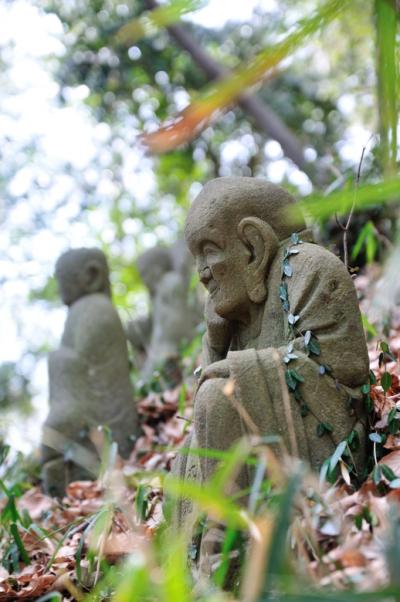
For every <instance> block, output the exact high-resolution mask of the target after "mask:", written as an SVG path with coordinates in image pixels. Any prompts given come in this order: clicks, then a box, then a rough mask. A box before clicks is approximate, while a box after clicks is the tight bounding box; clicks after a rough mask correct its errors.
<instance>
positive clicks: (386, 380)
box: [381, 372, 392, 393]
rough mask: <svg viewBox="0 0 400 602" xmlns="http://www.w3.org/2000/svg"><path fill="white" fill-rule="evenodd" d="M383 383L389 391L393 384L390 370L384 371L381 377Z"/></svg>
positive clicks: (384, 388)
mask: <svg viewBox="0 0 400 602" xmlns="http://www.w3.org/2000/svg"><path fill="white" fill-rule="evenodd" d="M381 385H382V389H383V390H384V391H385V393H387V391H388V390H389V389H390V387H391V386H392V375H391V374H389V372H384V373H383V374H382V377H381Z"/></svg>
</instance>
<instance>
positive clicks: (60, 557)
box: [0, 277, 400, 602]
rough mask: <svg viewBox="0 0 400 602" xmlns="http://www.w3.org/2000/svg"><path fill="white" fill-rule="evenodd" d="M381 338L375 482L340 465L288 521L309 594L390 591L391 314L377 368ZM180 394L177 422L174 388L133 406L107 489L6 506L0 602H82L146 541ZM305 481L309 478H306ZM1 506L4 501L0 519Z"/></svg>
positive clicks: (182, 430) (176, 436)
mask: <svg viewBox="0 0 400 602" xmlns="http://www.w3.org/2000/svg"><path fill="white" fill-rule="evenodd" d="M357 280H358V282H359V284H358V289H359V294H360V296H361V297H363V296H365V295H366V294H367V292H368V281H367V282H365V281H366V277H359V278H358V279H357ZM357 280H356V283H357ZM361 307H362V309H363V301H361ZM382 340H383V339H382V338H381V339H379V340H378V339H377V338H376V337H375V338H374V339H373V340H371V341H370V343H369V356H370V365H371V370H372V372H373V374H374V379H373V380H374V382H372V384H371V386H370V392H369V395H370V398H371V400H372V403H373V411H372V412H371V414H370V429H371V432H373V433H376V434H377V435H378V436H377V437H376V440H380V441H381V443H379V444H378V443H376V444H373V443H372V441H371V442H370V444H371V446H372V445H376V447H377V448H379V453H378V455H376V456H375V459H376V461H377V462H378V464H379V474H380V480H379V482H378V483H376V482H374V479H373V474H374V472H373V471H372V467H371V474H370V475H369V477H368V478H367V479H366V480H365V481H364V482H363V484H362V485H361V487H359V488H358V489H356V488H355V487H354V485H352V484H351V482H350V477H349V474H348V470H347V468H346V464H345V462H343V460H342V459H340V460H339V461H338V466H339V467H340V476H339V478H338V480H337V482H336V483H335V484H334V485H331V486H324V487H323V488H322V490H320V492H321V493H320V497H319V499H317V500H316V499H315V498H313V497H310V498H307V496H304V499H303V500H302V502H301V503H300V504H299V505H298V507H296V512H295V516H294V519H293V521H292V525H291V530H290V535H291V541H292V552H293V554H294V559H295V561H296V559H297V561H298V564H299V566H301V565H302V566H304V565H306V567H307V568H306V573H307V576H308V578H309V579H311V582H312V583H313V584H314V585H315V586H318V587H324V588H325V587H330V588H334V589H347V588H352V589H353V588H354V589H356V590H358V591H364V592H366V591H371V590H374V589H375V590H376V589H378V588H381V587H385V586H386V585H387V584H388V583H389V569H388V566H387V560H386V557H385V551H386V550H387V545H388V544H387V542H388V534H389V525H390V520H389V517H390V512H391V508H392V506H393V504H394V505H395V506H397V507H399V505H400V433H399V432H398V431H399V429H398V425H397V423H393V421H394V420H397V418H396V416H397V410H398V411H399V420H400V378H399V365H400V363H399V362H400V312H399V311H397V313H395V314H393V315H392V317H391V324H390V330H389V332H388V333H387V336H386V338H385V343H386V344H387V346H388V348H389V350H390V356H389V355H387V356H386V357H385V358H384V361H382V357H381V360H380V359H379V358H380V354H381V353H382V345H381V341H382ZM384 348H385V346H384ZM384 373H389V374H390V375H391V381H390V387H389V388H386V390H385V389H384V388H383V387H382V376H383V374H384ZM185 389H186V393H185V394H186V397H187V399H186V402H187V403H186V407H185V411H184V412H183V415H182V412H181V414H178V407H180V403H181V401H182V400H181V399H180V394H181V387H180V386H178V387H175V388H173V389H170V390H167V391H162V392H154V391H151V392H149V393H148V394H147V395H146V397H144V398H143V399H142V400H141V401H140V403H139V413H140V415H141V417H142V425H143V434H142V436H141V437H140V438H139V439H138V440H137V441H136V442H135V446H134V449H133V451H132V454H131V456H130V458H129V459H128V460H126V461H124V460H122V459H121V458H118V464H117V465H118V469H117V470H116V471H114V472H113V473H112V474H113V475H114V476H113V477H112V478H114V481H112V482H110V480H109V481H108V482H107V481H104V479H103V480H99V481H93V482H91V481H78V482H74V483H70V485H69V486H68V488H67V491H66V495H65V496H64V498H63V499H62V500H57V499H55V498H51V497H49V496H46V495H44V494H43V493H42V492H41V491H40V489H39V487H32V488H30V489H28V490H27V491H26V492H25V493H23V494H22V495H20V496H19V497H18V496H17V497H16V498H15V504H16V508H17V509H18V513H19V515H20V516H25V517H29V521H28V522H27V523H26V524H25V526H22V525H21V524H18V531H19V534H20V537H21V541H22V544H23V546H24V549H25V551H26V553H27V554H28V556H29V559H30V564H27V565H25V564H24V563H23V562H22V561H21V558H19V560H18V563H17V570H7V568H5V566H4V564H5V563H4V561H3V566H0V602H3V601H4V602H5V601H11V600H32V599H38V598H40V596H43V595H44V594H47V593H49V592H52V591H57V590H58V591H62V592H63V597H61V598H60V600H64V601H65V602H67V601H70V600H71V601H72V600H75V599H82V596H83V594H84V593H85V592H87V591H90V590H91V589H92V588H93V586H94V585H95V583H96V580H98V579H99V576H100V575H101V569H100V560H101V559H104V560H106V561H107V562H108V563H109V564H110V565H112V564H115V563H118V562H121V561H122V560H123V559H124V558H125V557H127V556H129V555H130V554H132V552H134V551H135V550H138V549H142V548H143V547H145V546H146V545H147V544H148V542H149V541H151V539H152V537H153V535H154V533H155V532H156V531H157V528H158V527H159V525H160V524H161V523H162V522H163V512H162V499H163V494H162V479H160V476H159V475H160V474H161V473H163V472H165V473H167V472H168V471H169V470H170V468H171V462H172V460H173V458H174V456H175V453H176V452H175V451H174V450H176V448H177V446H178V445H179V444H180V443H181V442H182V441H183V439H184V436H185V434H186V433H187V432H188V431H189V430H190V428H191V418H192V416H191V413H192V408H191V401H192V400H191V392H190V391H191V387H190V386H187V387H185ZM192 389H193V387H192ZM391 425H392V426H391ZM393 425H394V426H393ZM399 425H400V421H399ZM371 457H372V454H371ZM336 463H337V462H336V459H335V464H336ZM376 472H377V470H376V467H375V474H376ZM312 479H314V481H315V480H316V479H315V477H314V476H313V477H312ZM314 481H313V482H314ZM110 485H111V486H110ZM110 491H111V492H112V494H111V496H110ZM6 503H7V497H4V498H3V499H2V500H1V501H0V510H1V511H3V510H4V507H5V505H6ZM9 547H10V537H9V534H8V537H7V533H6V530H5V529H3V532H2V535H1V539H0V554H1V556H2V557H3V560H4V555H5V553H6V551H7V549H8V548H9ZM96 567H97V568H96ZM9 568H10V567H9ZM14 568H15V567H14ZM96 571H97V573H96Z"/></svg>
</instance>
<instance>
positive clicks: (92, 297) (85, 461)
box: [42, 248, 139, 495]
mask: <svg viewBox="0 0 400 602" xmlns="http://www.w3.org/2000/svg"><path fill="white" fill-rule="evenodd" d="M56 278H57V280H58V284H59V289H60V294H61V297H62V300H63V302H64V303H65V304H66V305H67V306H68V316H67V320H66V323H65V328H64V333H63V336H62V339H61V345H60V348H59V349H57V350H55V351H53V352H52V353H50V355H49V364H48V366H49V402H50V410H49V414H48V417H47V419H46V422H45V424H44V428H43V445H42V465H43V467H42V478H43V487H44V489H45V490H46V491H47V492H50V493H53V494H57V495H62V493H63V491H64V488H65V485H66V484H67V483H68V482H70V481H71V480H76V479H82V478H93V476H94V475H93V473H92V472H91V471H93V470H96V464H97V455H96V453H95V449H94V446H93V444H92V442H91V440H90V438H89V431H90V429H92V428H94V427H97V426H98V425H104V426H108V427H109V428H110V429H111V432H112V437H113V440H115V441H116V442H117V443H118V448H119V452H120V454H121V455H122V456H124V457H127V456H128V455H129V453H130V451H131V448H132V445H133V441H132V438H133V437H134V436H137V435H138V434H139V424H138V418H137V412H136V407H135V403H134V400H133V392H132V387H131V382H130V374H129V363H128V353H127V344H126V337H125V333H124V330H123V327H122V324H121V321H120V319H119V316H118V313H117V311H116V309H115V308H114V306H113V304H112V301H111V293H110V284H109V278H108V266H107V261H106V258H105V256H104V254H103V253H102V252H101V251H100V250H99V249H85V248H82V249H72V250H70V251H67V252H66V253H64V254H63V255H62V256H61V257H60V258H59V260H58V261H57V264H56ZM85 467H86V468H87V469H88V470H86V469H85Z"/></svg>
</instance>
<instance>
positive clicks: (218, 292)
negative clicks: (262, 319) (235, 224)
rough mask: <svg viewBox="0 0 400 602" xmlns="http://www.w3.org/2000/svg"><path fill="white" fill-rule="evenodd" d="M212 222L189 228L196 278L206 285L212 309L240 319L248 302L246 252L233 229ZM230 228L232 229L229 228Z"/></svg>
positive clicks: (246, 308)
mask: <svg viewBox="0 0 400 602" xmlns="http://www.w3.org/2000/svg"><path fill="white" fill-rule="evenodd" d="M213 221H214V224H207V223H205V224H204V223H203V224H202V225H201V224H200V227H199V229H197V230H196V231H194V230H191V234H190V238H189V240H188V242H189V248H190V250H191V252H192V254H193V256H194V258H195V260H196V268H197V271H198V273H199V278H200V280H201V282H202V283H203V284H204V286H205V287H206V288H207V290H208V292H209V294H210V296H211V299H212V301H213V304H214V307H215V311H216V313H217V314H218V315H220V316H221V317H222V318H225V319H227V320H239V321H240V320H241V319H242V318H243V317H244V316H246V315H247V310H248V307H249V305H250V303H251V302H250V299H249V296H248V292H247V288H246V285H245V278H244V270H245V266H246V264H247V262H248V253H246V249H245V247H244V245H243V243H242V241H241V240H240V239H239V237H238V236H237V234H236V228H235V229H234V230H235V231H226V230H225V228H222V227H221V226H218V225H215V220H213ZM232 230H233V229H232Z"/></svg>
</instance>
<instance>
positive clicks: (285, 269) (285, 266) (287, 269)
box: [283, 259, 293, 278]
mask: <svg viewBox="0 0 400 602" xmlns="http://www.w3.org/2000/svg"><path fill="white" fill-rule="evenodd" d="M283 273H284V275H285V276H287V277H288V278H290V277H291V276H292V274H293V268H292V266H291V265H290V263H289V262H288V260H287V259H285V261H284V262H283Z"/></svg>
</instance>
